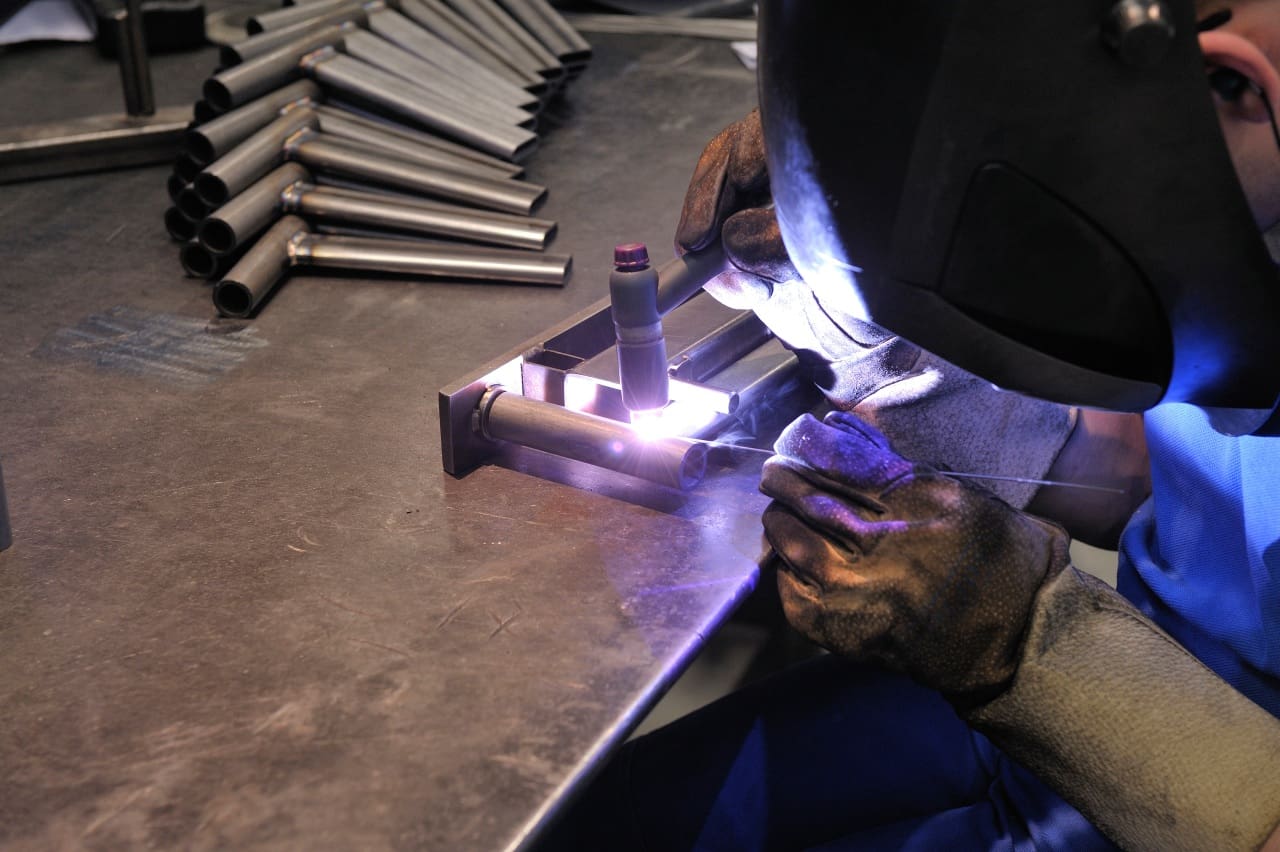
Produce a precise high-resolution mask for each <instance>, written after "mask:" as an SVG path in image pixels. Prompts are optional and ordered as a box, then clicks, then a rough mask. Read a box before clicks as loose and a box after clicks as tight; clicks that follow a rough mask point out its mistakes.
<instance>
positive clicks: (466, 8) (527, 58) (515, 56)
mask: <svg viewBox="0 0 1280 852" xmlns="http://www.w3.org/2000/svg"><path fill="white" fill-rule="evenodd" d="M453 8H454V10H455V11H457V12H458V13H459V14H461V15H462V16H463V17H465V18H466V19H467V21H468V22H469V23H470V24H471V25H472V26H473V27H475V28H476V29H477V30H478V31H479V32H480V33H482V34H483V36H484V38H485V40H486V41H488V42H489V43H491V44H493V45H494V49H495V51H496V52H497V53H498V55H500V56H502V57H503V58H504V59H505V60H506V61H507V62H508V63H510V64H511V65H514V66H515V67H517V68H519V69H520V70H521V71H523V72H525V73H529V74H533V75H535V76H538V77H541V78H542V79H544V80H546V81H547V83H548V85H550V84H552V83H553V82H555V81H557V80H558V77H559V75H558V74H556V73H555V71H554V70H553V69H548V68H544V67H543V63H542V62H540V61H539V60H538V58H537V57H536V56H534V55H533V54H532V53H530V52H529V50H528V49H527V48H525V46H524V45H523V44H521V43H520V42H519V41H518V40H517V39H516V38H514V37H513V36H512V35H511V33H509V32H508V31H507V29H506V28H505V27H504V26H502V24H501V23H499V22H498V21H496V20H494V19H493V17H492V16H491V15H490V14H489V12H488V10H487V9H485V8H482V7H481V6H480V5H479V4H477V3H471V2H467V3H458V4H454V5H453Z"/></svg>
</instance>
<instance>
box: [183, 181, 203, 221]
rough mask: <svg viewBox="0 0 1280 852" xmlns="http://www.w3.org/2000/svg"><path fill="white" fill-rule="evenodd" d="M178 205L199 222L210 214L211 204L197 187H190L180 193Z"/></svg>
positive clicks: (188, 216)
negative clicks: (202, 196)
mask: <svg viewBox="0 0 1280 852" xmlns="http://www.w3.org/2000/svg"><path fill="white" fill-rule="evenodd" d="M177 205H178V209H179V210H181V211H182V212H183V213H185V214H186V216H187V218H188V219H190V220H191V221H193V222H199V221H200V220H201V219H203V218H204V217H205V216H208V215H209V205H208V204H207V203H205V200H204V199H203V198H201V197H200V195H199V193H198V192H197V191H196V190H195V189H193V188H190V187H188V188H187V189H184V190H182V192H180V193H178V200H177Z"/></svg>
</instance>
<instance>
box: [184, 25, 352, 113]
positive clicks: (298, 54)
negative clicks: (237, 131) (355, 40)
mask: <svg viewBox="0 0 1280 852" xmlns="http://www.w3.org/2000/svg"><path fill="white" fill-rule="evenodd" d="M353 28H354V25H353V24H350V23H346V24H341V25H336V26H332V27H323V28H321V29H319V30H315V31H313V32H309V33H306V34H305V35H302V36H300V37H298V38H297V39H294V40H293V41H291V42H289V43H288V44H285V45H283V46H281V47H278V48H276V49H275V50H272V51H270V52H268V53H264V54H262V55H261V56H259V57H257V58H255V59H251V60H249V61H248V62H244V63H241V64H240V65H235V66H232V67H231V68H226V69H223V70H222V71H219V72H218V73H217V74H214V75H213V76H212V77H210V78H209V79H207V80H205V81H204V87H203V89H202V92H203V94H204V99H205V100H206V101H208V102H209V103H210V104H212V105H213V106H214V108H215V109H220V110H223V111H226V110H230V109H232V108H233V107H238V106H240V105H241V104H244V103H248V102H249V101H251V100H253V99H254V98H256V97H258V96H260V95H265V94H266V93H267V92H270V91H272V90H273V89H278V88H280V87H281V86H284V85H286V84H288V83H289V82H291V81H292V80H296V79H297V78H298V77H301V76H302V75H303V69H302V59H303V57H305V56H306V55H307V54H309V53H311V52H313V51H316V50H319V49H320V48H322V47H326V46H328V45H332V44H336V43H338V42H340V41H341V40H342V37H343V36H344V35H345V34H346V33H347V32H348V31H349V30H351V29H353Z"/></svg>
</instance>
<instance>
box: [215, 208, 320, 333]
mask: <svg viewBox="0 0 1280 852" xmlns="http://www.w3.org/2000/svg"><path fill="white" fill-rule="evenodd" d="M306 233H307V225H306V223H305V222H303V221H302V220H301V219H299V218H298V217H297V216H285V217H284V218H282V219H281V220H280V221H279V222H276V223H275V224H274V225H272V226H271V230H269V231H267V232H266V233H265V234H263V235H262V237H261V238H259V240H258V241H257V242H256V243H254V244H253V248H251V249H249V251H248V252H246V253H245V255H244V257H242V258H240V260H239V262H237V263H236V265H235V266H233V267H231V271H230V272H228V273H227V274H226V275H225V276H223V278H222V280H221V281H219V282H218V283H217V284H216V285H215V286H214V288H213V304H214V307H216V308H217V309H218V313H220V314H222V315H223V316H226V317H247V316H249V315H250V314H252V313H253V312H254V310H255V309H256V308H257V307H258V305H259V304H261V302H262V300H263V299H264V298H265V297H266V295H267V294H268V293H270V292H271V291H272V290H274V289H275V286H276V285H277V284H278V283H280V278H281V276H283V275H284V272H285V270H286V269H288V268H289V267H290V266H291V265H292V264H293V256H292V248H293V242H294V241H295V240H296V239H300V238H301V237H302V236H304V235H305V234H306Z"/></svg>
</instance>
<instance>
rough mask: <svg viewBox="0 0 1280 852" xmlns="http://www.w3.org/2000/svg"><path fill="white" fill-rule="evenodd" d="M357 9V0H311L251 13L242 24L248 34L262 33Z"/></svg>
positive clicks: (358, 4) (358, 3)
mask: <svg viewBox="0 0 1280 852" xmlns="http://www.w3.org/2000/svg"><path fill="white" fill-rule="evenodd" d="M350 9H354V10H356V11H359V9H360V2H359V0H313V2H309V3H302V4H298V5H292V6H283V7H281V8H278V9H271V10H269V11H266V12H258V13H256V14H254V15H251V16H250V17H249V18H248V19H247V20H246V21H245V24H244V29H245V32H247V33H249V35H250V36H255V35H262V34H263V33H268V32H271V31H272V30H280V29H284V28H286V27H292V26H295V25H297V24H305V23H307V22H308V21H311V20H314V19H315V18H317V17H320V16H323V15H328V14H331V13H333V12H335V11H342V12H345V11H348V10H350Z"/></svg>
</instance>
